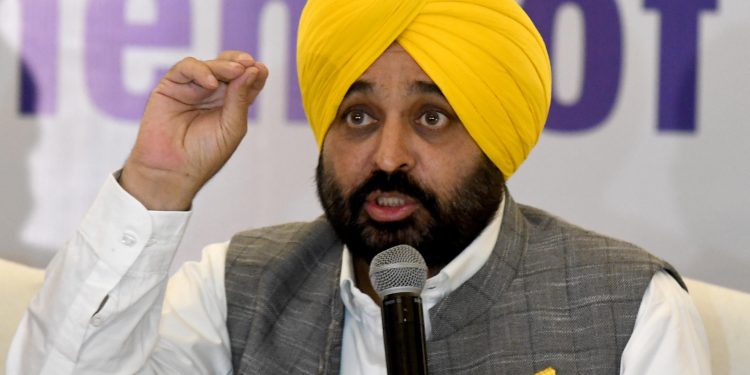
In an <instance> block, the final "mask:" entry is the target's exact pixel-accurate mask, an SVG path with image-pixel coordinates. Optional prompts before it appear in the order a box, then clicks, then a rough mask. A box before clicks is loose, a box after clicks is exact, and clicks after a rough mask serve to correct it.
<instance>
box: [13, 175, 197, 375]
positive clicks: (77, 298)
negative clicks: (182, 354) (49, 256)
mask: <svg viewBox="0 0 750 375" xmlns="http://www.w3.org/2000/svg"><path fill="white" fill-rule="evenodd" d="M118 189H119V186H117V185H116V182H114V179H112V180H109V181H108V182H107V184H106V185H105V187H104V188H103V189H102V192H101V193H100V195H99V197H98V198H97V200H96V202H95V203H94V205H93V206H92V208H91V209H90V211H89V212H88V213H87V215H86V217H85V218H84V221H83V223H82V225H81V227H80V229H79V230H78V232H77V233H76V235H75V236H74V238H73V239H72V240H71V241H70V242H69V243H68V244H67V245H66V247H65V248H64V249H63V250H61V251H60V253H58V254H57V255H56V256H55V258H54V259H53V261H52V262H51V263H50V266H49V267H48V270H47V274H46V279H45V283H44V286H43V287H42V288H41V290H40V291H39V293H38V295H37V296H36V297H35V298H34V300H33V301H32V303H31V305H30V307H29V309H28V311H27V313H26V315H25V316H24V318H23V320H22V321H21V324H20V326H19V329H18V331H17V333H16V337H15V339H14V342H13V344H12V347H11V350H10V352H9V354H8V373H9V374H29V373H55V374H63V373H73V372H75V373H86V372H102V370H104V368H106V366H108V364H110V363H112V362H117V363H119V364H118V367H117V369H116V371H115V372H123V371H124V372H130V373H132V372H134V371H130V370H131V367H128V368H127V369H125V368H123V366H138V363H139V362H143V361H145V360H146V359H147V356H148V353H149V352H150V349H151V348H153V346H154V345H155V343H156V341H157V340H158V330H157V329H156V328H157V327H158V323H159V313H160V310H161V304H162V299H163V291H164V287H165V285H166V278H167V273H168V269H169V263H170V261H171V259H172V256H173V254H174V251H175V250H176V247H177V244H178V243H179V238H180V236H181V235H182V232H183V230H184V226H185V224H186V222H187V217H188V216H189V213H171V214H165V213H156V214H153V213H149V212H148V211H146V209H145V208H144V207H143V206H141V205H140V204H139V203H138V202H137V201H135V200H134V199H133V198H132V197H130V196H129V195H127V194H124V193H123V192H122V191H119V190H118ZM160 215H161V217H160ZM165 215H166V216H169V215H173V217H171V218H167V220H163V219H165V218H164V216H165ZM174 216H177V217H174ZM180 216H181V217H180ZM105 297H106V302H105ZM138 368H140V366H138V367H136V368H135V370H137V369H138Z"/></svg>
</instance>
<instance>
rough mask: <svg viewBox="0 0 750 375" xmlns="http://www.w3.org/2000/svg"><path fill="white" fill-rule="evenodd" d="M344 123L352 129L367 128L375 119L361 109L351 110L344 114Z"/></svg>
mask: <svg viewBox="0 0 750 375" xmlns="http://www.w3.org/2000/svg"><path fill="white" fill-rule="evenodd" d="M343 119H344V121H345V122H346V123H347V124H348V125H350V126H354V127H361V126H367V125H370V124H372V123H374V122H375V119H374V118H373V117H372V116H370V115H369V114H368V113H367V112H365V111H364V110H362V109H352V110H349V111H347V112H345V113H344V116H343Z"/></svg>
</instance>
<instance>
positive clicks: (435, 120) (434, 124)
mask: <svg viewBox="0 0 750 375" xmlns="http://www.w3.org/2000/svg"><path fill="white" fill-rule="evenodd" d="M417 122H418V123H419V124H420V125H422V126H426V127H428V128H442V127H445V126H447V125H448V123H449V122H450V118H449V117H448V116H447V115H446V114H444V113H442V112H440V111H438V110H434V109H429V110H426V111H424V112H422V114H421V115H420V116H419V118H418V119H417Z"/></svg>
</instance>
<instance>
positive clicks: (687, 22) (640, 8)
mask: <svg viewBox="0 0 750 375" xmlns="http://www.w3.org/2000/svg"><path fill="white" fill-rule="evenodd" d="M302 3H303V1H301V0H288V1H273V0H267V1H263V0H254V1H250V0H247V1H244V0H224V1H223V2H206V1H199V0H193V1H185V0H161V1H157V0H88V1H86V0H66V1H65V2H63V1H59V0H0V143H1V144H0V167H2V176H3V177H2V179H3V183H2V185H1V187H0V189H2V191H1V192H0V193H1V194H0V210H1V212H2V216H0V234H1V235H2V239H3V240H4V245H3V247H2V249H0V257H4V258H8V259H12V260H17V261H21V262H24V263H27V264H32V265H36V266H44V265H45V264H46V263H47V262H48V260H49V259H50V257H51V256H52V255H53V254H54V252H55V251H56V249H58V248H60V247H61V246H62V244H63V243H64V242H65V240H66V239H67V238H68V237H70V236H71V235H72V233H73V231H74V230H75V228H76V226H77V225H78V223H79V221H80V220H81V218H82V216H83V214H84V213H85V211H86V209H87V208H88V205H89V204H90V203H91V202H92V200H93V198H94V196H95V194H96V192H97V191H98V189H99V187H100V186H101V183H102V182H103V181H104V179H105V177H106V176H107V174H108V173H111V172H112V171H114V170H116V169H118V168H119V167H120V166H121V164H122V162H123V161H124V159H125V158H126V157H127V154H128V152H129V149H130V147H131V145H132V143H133V141H134V138H135V134H136V131H137V125H138V121H137V117H138V113H140V108H142V105H143V99H144V98H145V95H147V93H148V92H149V90H150V88H151V87H152V86H153V84H154V83H155V79H156V77H158V75H159V74H160V73H159V72H160V71H163V69H166V68H167V67H168V66H170V65H171V64H173V63H174V62H176V61H177V60H179V59H180V58H181V57H182V56H185V55H193V56H196V57H199V58H211V57H213V56H215V55H216V54H217V53H218V51H220V50H221V49H224V48H239V47H243V48H247V49H250V50H251V51H250V52H252V53H254V54H255V55H256V56H258V57H259V58H260V59H261V60H263V61H265V62H266V63H267V64H268V65H269V67H270V69H271V76H270V78H269V82H268V84H267V89H266V90H265V92H264V93H263V94H262V96H261V98H260V99H259V102H258V103H257V104H256V109H255V110H254V111H253V112H252V114H253V119H252V120H251V125H250V131H249V133H248V136H247V138H246V139H245V140H244V141H243V143H242V145H241V146H240V148H239V150H238V151H237V153H236V154H235V156H234V158H233V159H232V160H231V161H230V162H229V163H228V164H227V165H226V167H225V168H224V169H223V170H222V171H221V172H220V173H219V174H218V175H217V176H216V177H215V178H214V179H213V180H212V181H211V182H210V183H209V184H208V185H207V186H206V188H205V189H204V190H203V191H202V192H201V194H200V195H199V196H198V198H197V200H196V202H195V204H194V211H195V212H194V215H193V218H192V220H191V224H190V226H189V228H188V233H187V235H186V237H185V239H184V241H183V244H182V246H181V248H180V251H179V254H178V256H177V260H176V263H177V264H179V263H181V262H183V261H185V260H188V259H196V258H198V256H199V252H200V249H201V248H202V246H204V245H205V244H207V243H210V242H216V241H224V240H227V239H228V238H229V237H230V236H231V234H232V233H234V232H236V231H238V230H240V229H244V228H247V227H257V226H263V225H269V224H275V223H281V222H285V221H289V220H309V219H311V218H314V217H315V216H317V215H319V214H320V212H321V209H320V207H319V205H318V203H317V200H316V198H315V194H314V182H313V174H314V173H313V172H314V167H315V163H316V160H317V151H316V148H315V145H314V141H313V137H312V133H311V132H310V130H309V129H308V127H307V125H306V122H305V120H304V119H303V118H302V117H301V115H300V112H299V106H298V97H297V96H296V95H297V94H296V91H294V90H289V87H294V85H296V80H295V78H294V76H293V75H292V72H293V62H294V57H293V55H292V54H291V52H290V46H292V45H293V43H294V40H293V36H294V34H295V33H296V31H295V25H296V18H297V13H298V11H299V8H300V6H301V5H302ZM524 6H525V7H527V9H529V10H530V13H531V14H532V17H535V18H534V19H535V20H538V21H539V22H540V28H541V29H543V32H545V31H544V30H546V34H548V35H545V36H546V37H547V39H548V42H549V43H550V47H551V55H552V59H553V69H554V74H555V76H554V77H555V78H554V79H555V80H554V96H555V103H556V106H557V109H556V111H553V113H552V115H551V118H550V125H549V127H548V129H547V130H545V132H544V133H543V135H542V138H541V140H540V142H539V144H538V146H537V147H536V149H535V150H534V152H532V154H531V156H530V158H529V160H528V161H527V162H526V164H525V165H524V166H523V167H522V168H521V169H520V171H519V172H517V174H516V175H515V176H514V177H513V178H512V179H511V181H510V188H511V192H512V193H513V194H514V196H515V198H516V200H517V201H519V202H522V203H527V204H531V205H535V206H538V207H540V208H543V209H545V210H548V211H550V212H552V213H554V214H557V215H559V216H562V217H564V218H566V219H568V220H570V221H572V222H575V223H577V224H580V225H582V226H585V227H588V228H591V229H594V230H596V231H599V232H602V233H606V234H609V235H613V236H616V237H619V238H623V239H626V240H629V241H631V242H634V243H636V244H639V245H641V246H643V247H645V248H646V249H648V250H650V251H651V252H653V253H654V254H656V255H658V256H661V257H663V258H665V259H667V260H668V261H670V262H671V263H673V264H674V265H675V266H676V267H677V268H678V269H679V270H680V271H681V272H682V273H683V274H684V275H686V276H689V277H693V278H698V279H702V280H706V281H709V282H712V283H716V284H721V285H724V286H728V287H732V288H736V289H741V290H744V291H748V292H750V282H747V277H746V276H745V272H746V269H747V268H748V267H749V266H750V252H748V251H747V250H748V245H749V244H750V230H748V224H750V219H748V214H750V195H748V194H747V193H746V190H747V188H750V167H749V166H748V165H747V161H748V160H750V147H749V146H750V126H748V125H749V124H748V121H747V118H748V108H749V107H750V65H748V61H750V49H749V48H747V47H748V43H750V42H748V40H750V2H747V1H746V0H644V1H631V0H619V1H615V0H568V1H565V0H558V1H553V0H526V1H525V2H524ZM691 12H692V13H691ZM662 65H663V66H662ZM692 69H694V73H693V70H692ZM693 93H694V97H695V100H694V102H692V101H691V98H692V96H691V94H693Z"/></svg>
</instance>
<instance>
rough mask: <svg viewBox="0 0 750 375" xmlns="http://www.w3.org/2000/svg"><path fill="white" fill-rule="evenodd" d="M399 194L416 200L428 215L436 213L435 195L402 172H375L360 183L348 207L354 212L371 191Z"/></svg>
mask: <svg viewBox="0 0 750 375" xmlns="http://www.w3.org/2000/svg"><path fill="white" fill-rule="evenodd" d="M377 190H380V191H382V192H399V193H401V194H405V195H408V196H410V197H412V198H414V199H415V200H417V201H418V202H419V203H420V204H421V205H422V206H423V207H424V208H426V209H427V210H428V212H430V213H433V214H434V213H437V212H439V210H438V203H437V202H438V201H437V197H436V195H435V194H434V193H433V192H431V191H429V190H428V189H426V188H424V187H422V185H421V184H420V183H419V182H417V181H416V180H415V179H414V178H413V177H412V176H410V175H409V174H408V173H406V172H403V171H396V172H393V173H387V172H384V171H382V170H379V171H375V172H373V173H372V175H370V177H368V178H367V179H366V180H365V181H364V182H363V183H361V184H360V185H359V186H358V187H357V188H356V189H354V192H353V193H352V194H351V195H350V197H349V206H350V207H351V208H352V209H353V211H354V212H357V211H359V210H360V209H361V208H362V206H364V204H365V201H366V200H367V196H368V195H370V193H372V192H373V191H377Z"/></svg>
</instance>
